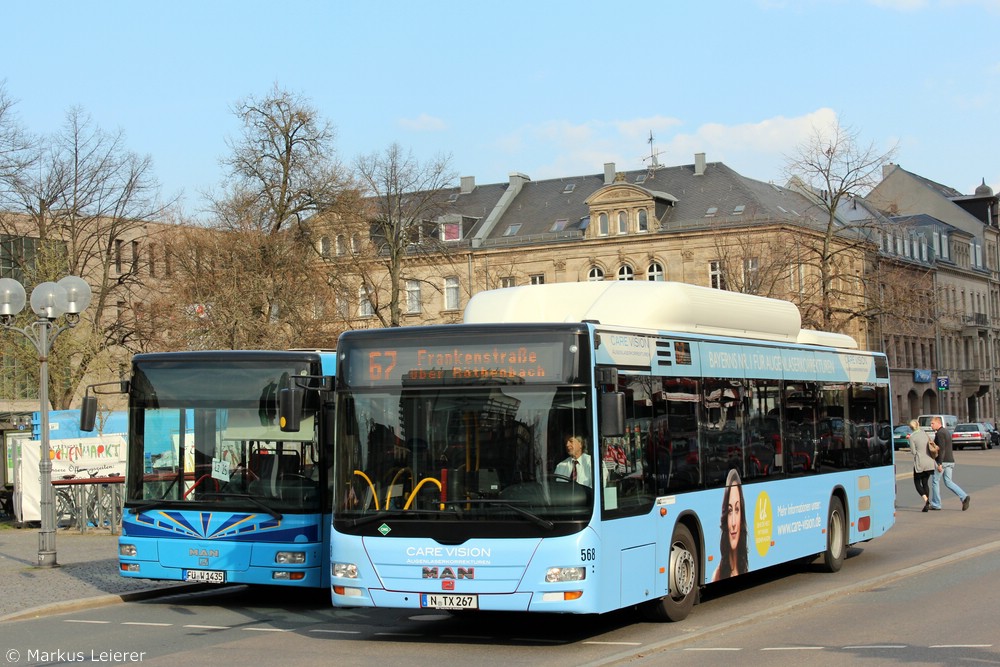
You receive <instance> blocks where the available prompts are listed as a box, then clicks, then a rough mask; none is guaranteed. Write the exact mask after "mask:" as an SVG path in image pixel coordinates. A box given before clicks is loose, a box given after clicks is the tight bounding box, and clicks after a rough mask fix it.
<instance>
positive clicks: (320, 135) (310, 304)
mask: <svg viewBox="0 0 1000 667" xmlns="http://www.w3.org/2000/svg"><path fill="white" fill-rule="evenodd" d="M233 112H234V114H235V115H236V116H237V117H238V118H239V119H240V121H241V123H242V126H243V127H242V134H241V136H240V137H239V138H238V139H236V140H230V142H229V147H230V150H231V154H230V155H229V156H227V157H226V158H224V159H223V160H222V163H223V165H225V166H226V167H227V168H228V174H227V177H226V179H225V181H224V183H223V188H222V190H223V192H222V194H221V195H219V196H211V197H210V199H211V202H212V212H213V214H214V216H215V221H214V222H213V224H212V225H210V226H209V227H208V228H196V227H192V226H185V227H184V228H182V229H179V230H178V233H177V234H176V235H175V236H174V238H173V239H171V242H170V248H171V258H172V260H173V267H172V276H171V278H170V280H169V281H168V289H167V291H168V292H169V294H170V303H169V304H167V305H166V307H167V308H168V309H169V310H170V312H171V316H172V320H171V322H170V324H171V330H172V331H173V332H174V333H173V335H171V336H170V340H169V341H165V344H169V345H171V347H181V348H193V349H204V348H209V347H212V348H219V347H221V348H235V349H241V348H248V349H263V348H281V347H289V346H297V347H304V346H316V347H319V346H322V347H329V346H332V343H333V341H335V338H331V336H330V335H328V332H327V331H326V330H325V329H324V328H323V327H320V326H317V325H318V324H319V321H320V320H321V318H322V316H323V313H324V312H325V310H326V309H327V307H328V306H327V304H328V302H329V301H330V296H329V288H328V287H327V286H326V284H325V281H324V280H323V278H322V276H321V275H319V274H318V273H317V272H316V271H315V267H314V266H313V262H314V261H315V260H316V258H317V255H316V251H315V250H314V247H315V242H314V240H313V239H312V237H311V233H312V229H311V228H312V227H313V225H312V224H311V219H312V218H313V217H314V216H316V215H317V214H318V213H320V212H327V211H330V210H336V207H337V206H339V205H341V199H342V197H343V192H345V189H346V185H347V182H346V180H345V178H344V176H343V171H342V169H341V167H340V165H339V164H338V162H337V160H336V153H335V151H334V145H333V139H334V131H333V128H332V127H331V125H330V124H329V123H327V122H326V121H324V120H322V119H321V118H320V116H319V114H318V113H317V111H316V110H315V109H314V108H312V107H311V106H310V105H309V104H308V103H307V102H306V101H305V100H303V99H300V98H298V97H296V96H294V95H292V94H291V93H289V92H287V91H284V90H281V89H279V88H278V87H277V86H275V87H274V89H273V90H272V91H271V92H270V93H269V94H268V95H267V96H264V97H262V98H254V97H248V98H246V99H244V100H242V101H240V102H239V103H237V104H236V106H235V107H234V109H233Z"/></svg>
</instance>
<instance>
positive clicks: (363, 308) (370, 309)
mask: <svg viewBox="0 0 1000 667" xmlns="http://www.w3.org/2000/svg"><path fill="white" fill-rule="evenodd" d="M374 314H375V306H373V305H372V299H371V294H370V293H369V291H368V286H367V285H362V286H361V288H360V289H359V290H358V317H372V316H373V315H374Z"/></svg>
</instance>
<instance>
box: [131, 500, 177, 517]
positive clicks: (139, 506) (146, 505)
mask: <svg viewBox="0 0 1000 667" xmlns="http://www.w3.org/2000/svg"><path fill="white" fill-rule="evenodd" d="M171 502H173V501H172V500H165V499H163V498H157V499H155V500H144V501H142V502H139V503H136V504H135V505H130V506H129V507H126V508H125V509H127V510H128V511H129V512H131V513H132V514H138V513H139V512H141V511H143V510H148V509H153V508H154V507H159V506H162V505H166V504H167V503H171Z"/></svg>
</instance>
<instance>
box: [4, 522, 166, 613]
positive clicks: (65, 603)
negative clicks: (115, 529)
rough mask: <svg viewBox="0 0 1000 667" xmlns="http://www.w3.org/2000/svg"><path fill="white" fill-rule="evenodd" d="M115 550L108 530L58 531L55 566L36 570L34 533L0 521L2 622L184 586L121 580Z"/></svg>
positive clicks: (36, 545)
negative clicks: (85, 531)
mask: <svg viewBox="0 0 1000 667" xmlns="http://www.w3.org/2000/svg"><path fill="white" fill-rule="evenodd" d="M117 549H118V537H117V536H116V535H112V534H111V533H110V532H108V531H106V530H93V531H90V532H87V533H80V532H79V531H74V530H60V531H58V532H57V533H56V562H57V563H58V565H57V566H56V567H52V568H39V567H36V564H37V563H38V529H37V528H14V527H13V526H12V525H11V523H10V522H0V581H2V582H3V584H2V588H0V590H2V591H3V594H2V595H0V622H2V621H8V620H12V619H14V618H27V617H32V616H38V615H42V614H45V613H50V612H52V611H54V610H57V609H58V610H67V609H72V608H73V607H74V606H96V605H101V604H113V603H115V602H120V601H121V600H122V599H136V598H141V597H144V596H149V595H158V594H160V593H162V591H163V589H164V588H176V587H177V586H184V585H185V584H163V583H162V582H155V581H147V580H145V579H126V578H125V577H122V576H119V574H118V556H117Z"/></svg>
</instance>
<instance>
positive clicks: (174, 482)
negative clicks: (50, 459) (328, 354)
mask: <svg viewBox="0 0 1000 667" xmlns="http://www.w3.org/2000/svg"><path fill="white" fill-rule="evenodd" d="M309 370H310V368H309V363H308V362H306V361H300V362H293V363H289V362H276V361H270V360H269V361H233V360H229V361H226V362H225V364H223V363H217V362H216V363H212V362H209V361H203V360H181V361H137V362H136V367H135V370H134V374H133V381H132V387H131V404H130V415H129V418H130V420H131V427H130V433H131V441H130V443H129V447H130V451H129V475H128V476H127V481H126V484H127V491H126V500H127V502H128V503H129V505H130V506H131V507H136V508H140V509H141V508H151V507H154V506H162V507H170V508H174V509H182V508H189V509H192V508H196V507H197V506H200V505H202V504H204V503H209V504H210V506H211V507H212V508H213V509H219V510H223V509H226V510H232V509H252V510H254V511H262V510H263V511H269V512H271V513H272V514H279V513H281V512H318V511H320V498H321V494H320V489H321V488H323V485H325V482H323V480H321V479H320V476H321V475H325V473H324V472H323V471H322V470H321V466H319V465H318V463H319V457H320V452H319V450H318V445H317V441H316V436H315V431H316V428H315V425H314V421H315V412H316V406H315V401H314V400H312V401H310V402H309V403H310V404H308V405H307V407H306V411H305V417H304V419H303V420H302V423H301V428H300V430H299V431H298V432H296V433H283V432H282V431H281V430H280V429H279V428H278V425H277V421H276V417H277V391H278V389H279V388H280V387H282V386H287V385H288V383H289V382H290V378H291V377H293V376H297V375H306V374H308V373H309ZM315 394H316V392H307V397H308V396H309V395H313V396H315Z"/></svg>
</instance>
